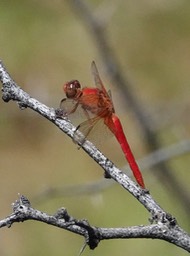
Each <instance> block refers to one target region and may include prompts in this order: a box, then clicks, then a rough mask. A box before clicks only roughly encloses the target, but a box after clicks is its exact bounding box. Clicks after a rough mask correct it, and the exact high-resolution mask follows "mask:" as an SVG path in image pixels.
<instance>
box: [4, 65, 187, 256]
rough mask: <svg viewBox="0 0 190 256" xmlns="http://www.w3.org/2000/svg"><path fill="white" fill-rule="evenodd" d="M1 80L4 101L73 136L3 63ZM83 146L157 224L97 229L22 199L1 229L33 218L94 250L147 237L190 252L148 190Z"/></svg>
mask: <svg viewBox="0 0 190 256" xmlns="http://www.w3.org/2000/svg"><path fill="white" fill-rule="evenodd" d="M0 81H1V82H2V84H3V88H2V92H3V96H2V98H3V100H4V101H5V102H8V101H10V100H14V101H17V103H18V105H19V107H20V108H21V109H25V108H27V107H29V108H31V109H32V110H34V111H36V112H38V113H39V114H40V115H42V116H43V117H45V118H47V119H48V120H49V121H51V122H52V123H53V124H55V125H56V126H57V127H58V128H59V129H61V130H62V131H63V132H65V133H66V134H67V135H68V136H70V137H72V136H73V133H74V132H73V131H74V130H75V127H74V126H73V125H72V124H71V123H70V122H69V121H68V120H64V119H57V118H56V114H55V110H54V109H53V108H48V107H47V106H45V105H44V104H42V103H40V102H39V101H37V100H36V99H34V98H32V97H31V96H30V95H29V94H27V93H26V92H24V91H23V90H22V89H21V88H20V87H19V86H18V85H17V84H16V83H15V82H14V81H13V80H12V79H11V77H10V75H9V74H8V72H7V71H6V69H5V67H4V66H3V64H2V62H0ZM81 147H82V149H83V150H85V151H86V153H87V154H89V156H91V157H92V158H93V159H94V160H95V161H96V162H97V163H98V164H99V165H100V166H101V167H102V168H103V169H104V171H105V172H106V173H108V175H109V176H110V177H111V178H112V179H113V180H115V181H116V182H117V183H119V184H120V185H121V186H122V187H123V188H124V189H126V190H128V191H129V192H130V193H131V194H132V195H133V196H134V197H135V198H136V199H137V200H138V201H139V202H140V203H141V204H142V205H143V206H144V207H145V208H146V209H147V210H148V212H149V213H150V214H151V218H150V220H151V221H152V223H156V224H154V225H153V224H152V225H149V226H138V227H131V228H118V229H105V228H96V227H93V226H90V225H89V223H88V222H87V221H86V220H85V221H84V220H76V219H75V218H73V217H71V216H70V215H69V214H68V213H67V211H66V210H65V209H64V208H62V209H61V210H59V211H58V212H57V213H56V214H54V215H53V216H52V215H48V214H46V213H42V212H40V211H38V210H35V209H33V208H32V207H31V205H30V202H29V200H28V199H27V198H26V197H24V196H21V197H20V198H19V200H17V201H16V202H15V203H14V204H13V214H11V215H10V216H8V217H7V218H5V219H4V220H1V221H0V227H4V226H8V227H10V226H11V225H12V224H13V223H14V222H20V221H25V220H29V219H30V220H31V219H32V220H37V221H41V222H44V223H47V224H50V225H54V226H56V227H59V228H64V229H66V230H69V231H71V232H74V233H76V234H79V235H82V236H84V237H85V241H86V243H87V244H88V245H89V247H90V248H91V249H94V248H95V247H96V246H97V245H98V243H99V241H100V240H104V239H114V238H134V237H135V238H137V237H140V238H143V237H144V238H159V239H163V240H165V241H168V242H170V243H173V244H175V245H177V246H179V247H181V248H183V249H184V250H187V251H189V252H190V237H189V236H188V235H187V233H186V232H185V231H183V230H182V229H181V228H180V227H179V226H178V225H177V222H176V220H175V218H173V217H172V216H171V215H170V214H168V213H166V212H165V211H164V210H163V209H162V208H161V207H160V206H159V205H158V204H157V203H156V202H155V201H154V199H153V198H152V197H151V195H150V194H149V193H148V192H147V191H145V190H143V189H141V188H140V187H139V186H138V185H136V184H135V183H134V182H133V181H131V180H130V179H129V177H128V176H127V175H126V174H125V173H123V172H122V171H121V170H119V169H118V168H116V167H115V166H114V164H113V163H112V162H111V161H110V160H108V159H107V158H106V157H105V156H104V155H103V154H102V153H101V152H100V151H99V150H98V149H97V148H96V147H95V146H94V145H93V144H92V143H90V142H89V141H86V142H85V143H84V144H83V145H81Z"/></svg>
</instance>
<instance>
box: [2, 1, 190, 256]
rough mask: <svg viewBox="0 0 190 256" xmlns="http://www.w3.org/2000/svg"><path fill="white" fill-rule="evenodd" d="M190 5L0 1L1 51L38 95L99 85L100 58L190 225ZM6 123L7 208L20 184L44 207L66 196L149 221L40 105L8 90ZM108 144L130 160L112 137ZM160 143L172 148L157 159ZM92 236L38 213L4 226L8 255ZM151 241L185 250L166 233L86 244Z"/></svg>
mask: <svg viewBox="0 0 190 256" xmlns="http://www.w3.org/2000/svg"><path fill="white" fill-rule="evenodd" d="M189 11H190V2H189V1H187V0H186V1H185V0H175V1H174V0H154V1H152V0H151V1H150V0H143V1H136V0H135V1H134V0H133V1H132V0H128V1H124V0H119V1H113V0H112V1H110V0H109V1H108V0H105V1H100V0H93V1H73V0H71V1H64V0H62V1H60V0H54V1H50V0H46V1H44V0H40V1H35V0H30V1H28V0H25V1H21V0H18V1H13V0H12V1H9V0H8V1H0V59H1V60H2V61H3V63H4V65H5V66H6V68H7V70H8V72H9V73H10V74H11V76H12V78H13V79H14V80H15V81H16V82H17V83H18V85H20V86H21V87H22V88H23V89H24V90H25V91H26V92H28V93H29V94H30V95H31V96H32V97H34V98H36V99H38V100H39V101H41V102H42V103H44V104H46V105H48V106H50V107H53V108H57V107H58V106H59V102H60V100H61V99H62V98H64V94H63V91H62V85H63V83H64V82H65V81H68V80H71V79H78V80H79V81H80V82H81V84H83V85H85V86H93V79H92V75H91V72H90V64H91V61H92V60H95V61H96V64H97V66H98V69H99V72H100V74H101V78H102V80H103V81H104V83H105V86H106V88H107V89H111V91H112V97H113V101H114V105H115V109H116V113H117V114H118V116H119V117H120V119H121V121H122V123H123V127H124V130H125V133H126V135H127V138H128V140H129V143H130V145H131V147H132V149H133V152H134V155H135V156H136V158H137V159H138V160H140V159H141V160H142V161H140V162H139V163H141V166H142V171H143V176H144V179H145V183H146V186H147V188H148V189H149V190H150V192H151V194H152V195H153V196H154V198H155V200H156V201H158V202H159V204H160V205H161V206H162V207H163V208H164V209H165V210H166V211H168V212H170V213H171V214H173V215H174V216H175V217H176V218H177V221H178V223H179V224H180V225H181V226H182V227H183V228H184V229H185V230H186V231H187V232H189V231H190V221H189V214H190V195H189V181H190V172H189V165H190V158H189V153H188V152H189V146H188V145H189V144H188V142H189V135H190V134H189V123H190V118H189V110H190V102H189V97H190V85H189V80H190V75H189V67H190V15H189ZM0 129H1V136H0V167H1V168H0V172H1V179H0V203H1V211H0V218H1V219H2V218H4V217H5V216H7V215H9V214H10V213H11V212H12V209H11V203H13V202H14V201H15V200H16V199H17V194H18V193H21V194H24V195H25V196H27V197H28V198H29V200H31V203H32V206H33V207H34V208H38V209H40V210H42V211H45V212H47V213H49V214H54V213H55V212H56V211H57V209H58V208H60V207H66V208H67V210H68V212H69V213H70V214H71V215H73V216H74V217H75V218H78V219H80V218H86V219H88V221H89V222H90V223H91V224H92V225H94V226H100V227H121V226H131V225H140V224H145V225H146V224H148V218H149V215H148V213H147V212H146V210H145V209H144V208H143V207H142V206H141V205H140V204H139V203H138V201H136V200H135V199H134V198H133V197H132V196H131V195H130V194H129V193H127V192H126V191H125V190H124V189H122V188H121V187H120V186H119V185H118V184H112V185H111V182H110V181H105V183H104V186H103V187H101V189H99V187H98V184H100V182H102V177H103V171H102V170H101V168H100V167H99V166H98V165H97V164H96V163H95V162H93V160H92V159H91V158H90V157H89V156H87V155H86V154H85V153H84V152H83V151H82V150H78V149H77V146H76V145H75V144H74V143H72V141H71V139H70V138H68V137H67V136H66V135H64V134H63V133H62V132H61V131H60V130H58V129H57V127H55V126H53V125H52V123H50V122H48V121H47V120H46V119H44V118H42V117H41V116H39V115H38V114H37V113H35V112H33V111H31V110H30V109H26V110H24V111H21V110H20V109H19V108H18V105H17V104H16V103H15V102H10V103H8V104H7V103H4V102H3V101H2V100H1V101H0ZM171 145H172V148H170V146H171ZM168 147H169V148H168ZM101 149H102V151H103V152H104V153H105V154H106V155H107V156H108V157H109V158H110V159H111V160H112V161H113V162H114V163H115V164H116V165H117V166H119V167H120V168H124V169H126V160H125V158H124V157H123V154H122V152H121V150H120V148H119V146H118V144H117V142H116V140H114V138H113V139H110V140H109V141H105V142H104V143H103V145H101ZM158 149H162V151H161V153H162V154H161V155H153V157H152V158H151V159H150V156H152V155H150V154H151V153H153V152H155V151H156V150H158ZM173 151H174V153H175V154H174V156H173V155H172V153H173ZM161 156H162V157H165V158H166V159H165V161H164V162H163V161H162V162H161V160H162V157H161ZM152 161H158V162H159V164H157V165H156V166H155V165H154V166H153V165H152V164H151V163H152ZM91 183H95V184H97V186H95V191H94V190H93V189H91V188H90V189H89V191H88V192H86V193H80V188H81V191H82V188H84V187H85V185H88V184H91ZM101 184H102V183H101ZM70 186H71V187H70ZM75 186H77V187H75ZM78 186H79V187H78ZM76 188H78V190H76ZM55 190H56V191H55ZM48 191H49V192H50V191H55V193H48ZM45 192H47V193H45ZM82 244H83V238H81V237H79V236H77V235H75V234H72V233H69V232H67V231H64V230H60V229H57V228H55V227H51V226H48V225H45V224H42V223H37V222H29V221H27V222H25V223H20V224H14V225H13V226H12V227H11V228H10V229H7V228H3V229H1V230H0V253H1V255H5V256H9V255H15V256H16V255H20V256H22V255H46V256H48V255H57V256H58V255H77V254H78V253H79V250H80V248H81V246H82ZM153 253H154V255H161V254H165V255H178V256H179V255H186V254H187V252H185V251H183V250H182V249H180V248H177V247H176V246H174V245H171V244H169V243H166V242H164V241H159V240H148V239H147V240H143V239H132V240H112V241H109V240H108V241H103V242H101V243H100V244H99V246H98V248H96V249H95V250H94V251H90V250H89V249H88V248H87V249H85V251H84V253H83V255H118V256H123V255H131V254H132V255H152V254H153Z"/></svg>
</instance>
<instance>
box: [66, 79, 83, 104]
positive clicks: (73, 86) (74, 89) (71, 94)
mask: <svg viewBox="0 0 190 256" xmlns="http://www.w3.org/2000/svg"><path fill="white" fill-rule="evenodd" d="M80 88H81V85H80V83H79V81H78V80H72V81H70V82H67V83H66V84H64V86H63V90H64V92H65V94H66V96H67V98H70V99H72V98H75V97H76V96H77V94H78V90H79V89H80Z"/></svg>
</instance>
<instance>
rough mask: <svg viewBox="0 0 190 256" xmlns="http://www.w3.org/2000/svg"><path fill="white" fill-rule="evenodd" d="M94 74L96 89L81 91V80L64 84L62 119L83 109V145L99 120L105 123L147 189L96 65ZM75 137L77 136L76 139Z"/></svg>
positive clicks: (88, 88)
mask: <svg viewBox="0 0 190 256" xmlns="http://www.w3.org/2000/svg"><path fill="white" fill-rule="evenodd" d="M91 70H92V74H93V77H94V81H95V85H96V87H94V88H90V87H85V88H81V85H80V83H79V81H78V80H72V81H70V82H67V83H66V84H64V86H63V90H64V92H65V94H66V97H67V98H65V99H62V101H61V103H60V109H61V110H62V115H63V116H65V115H70V114H73V113H75V111H76V112H77V110H78V109H79V108H81V109H82V111H83V113H84V114H85V117H86V121H84V122H82V123H81V124H80V125H78V127H77V129H76V131H77V130H80V131H81V132H82V133H83V135H84V137H83V139H82V141H80V142H81V144H83V143H84V141H85V139H86V138H87V137H90V134H91V133H92V130H94V127H95V126H96V124H97V123H99V121H100V120H103V122H104V124H105V125H106V126H107V127H108V128H109V130H110V131H111V132H112V133H113V134H114V136H115V137H116V139H117V141H118V142H119V144H120V146H121V148H122V151H123V153H124V155H125V158H126V159H127V161H128V163H129V166H130V168H131V170H132V172H133V175H134V177H135V179H136V181H137V182H138V184H139V185H140V186H141V187H142V188H145V185H144V181H143V177H142V174H141V172H140V169H139V167H138V165H137V163H136V161H135V158H134V156H133V153H132V151H131V149H130V146H129V144H128V141H127V139H126V137H125V134H124V132H123V128H122V125H121V122H120V120H119V118H118V117H117V116H116V114H115V110H114V106H113V102H112V99H111V93H110V91H108V92H107V91H106V89H105V87H104V85H103V83H102V80H101V79H100V76H99V72H98V69H97V67H96V64H95V62H94V61H93V62H92V64H91ZM69 99H70V100H69ZM76 134H77V132H76V133H75V135H76ZM75 135H74V141H76V142H77V141H78V139H79V137H77V135H76V137H75Z"/></svg>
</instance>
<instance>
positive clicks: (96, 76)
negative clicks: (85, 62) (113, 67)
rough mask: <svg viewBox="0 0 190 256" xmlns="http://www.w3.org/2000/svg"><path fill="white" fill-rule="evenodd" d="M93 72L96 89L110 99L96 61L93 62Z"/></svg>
mask: <svg viewBox="0 0 190 256" xmlns="http://www.w3.org/2000/svg"><path fill="white" fill-rule="evenodd" d="M91 71H92V75H93V78H94V81H95V85H96V87H97V88H99V89H100V90H102V91H103V92H104V93H105V94H106V95H107V96H108V97H109V94H108V93H107V91H106V88H105V87H104V85H103V82H102V80H101V78H100V75H99V72H98V69H97V66H96V63H95V61H92V64H91Z"/></svg>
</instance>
